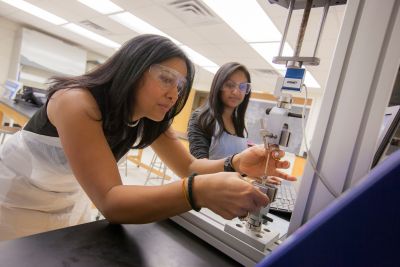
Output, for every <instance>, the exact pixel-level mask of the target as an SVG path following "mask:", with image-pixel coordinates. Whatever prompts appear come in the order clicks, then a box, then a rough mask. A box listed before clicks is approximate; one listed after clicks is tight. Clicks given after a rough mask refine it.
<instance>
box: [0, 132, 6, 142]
mask: <svg viewBox="0 0 400 267" xmlns="http://www.w3.org/2000/svg"><path fill="white" fill-rule="evenodd" d="M5 139H6V134H5V133H3V136H2V138H1V143H0V144H3V143H4V140H5Z"/></svg>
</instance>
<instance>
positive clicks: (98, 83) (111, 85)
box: [49, 34, 194, 158]
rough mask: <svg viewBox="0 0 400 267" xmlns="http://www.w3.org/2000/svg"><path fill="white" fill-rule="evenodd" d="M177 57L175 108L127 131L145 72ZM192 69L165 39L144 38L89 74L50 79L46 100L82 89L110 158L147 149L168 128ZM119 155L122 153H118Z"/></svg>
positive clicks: (189, 83) (184, 98)
mask: <svg viewBox="0 0 400 267" xmlns="http://www.w3.org/2000/svg"><path fill="white" fill-rule="evenodd" d="M174 57H178V58H181V59H182V60H184V61H185V63H186V67H187V76H186V79H187V85H186V88H185V90H184V92H183V93H182V94H180V95H179V98H178V100H177V101H176V103H175V105H174V106H173V107H172V108H171V109H170V110H169V111H168V113H167V114H166V115H165V117H164V119H163V120H162V121H161V122H156V121H152V120H150V119H148V118H142V119H141V120H140V122H139V124H138V125H137V126H136V127H134V128H131V127H128V126H127V123H130V122H131V118H132V114H133V113H134V108H135V107H133V106H132V103H134V99H135V96H136V91H137V89H138V86H139V84H140V82H141V78H142V76H143V74H144V72H145V71H147V70H148V69H149V68H150V66H151V65H153V64H157V63H161V62H163V61H165V60H168V59H171V58H174ZM193 78H194V66H193V64H192V62H191V61H190V60H189V58H188V57H187V56H186V55H185V53H184V52H183V51H182V50H181V49H180V48H179V47H178V46H177V45H176V44H174V43H173V42H172V41H171V40H169V39H168V38H165V37H162V36H159V35H152V34H144V35H139V36H137V37H135V38H133V39H131V40H130V41H128V42H126V43H125V44H124V45H123V46H122V47H121V48H120V49H119V50H118V51H117V52H116V53H115V54H114V55H113V56H112V57H110V58H109V59H108V60H107V61H106V62H105V63H104V64H102V65H100V66H98V67H97V68H96V69H94V70H93V71H90V72H88V73H87V74H84V75H82V76H77V77H53V78H52V80H51V84H50V91H49V98H50V97H51V96H52V95H53V94H54V93H55V92H56V91H58V90H60V89H65V88H86V89H87V90H89V91H90V92H91V93H92V94H93V96H94V97H95V98H96V101H97V103H98V105H99V108H100V110H101V116H102V117H101V120H102V124H103V130H104V134H105V136H106V138H107V141H108V143H109V145H110V147H111V149H112V150H113V153H114V156H116V158H120V157H121V155H119V154H121V153H125V152H126V151H128V150H129V149H130V148H131V147H132V146H133V144H135V145H134V147H133V148H145V147H147V146H149V145H150V144H151V143H152V142H153V141H154V140H155V139H156V138H157V137H158V136H160V134H162V133H163V132H165V131H166V130H167V129H168V127H169V126H170V125H171V123H172V120H173V118H174V117H175V116H176V115H177V114H179V112H180V111H181V110H182V108H183V107H184V105H185V103H186V101H187V99H188V96H189V93H190V89H191V87H192V84H193ZM121 151H122V152H121Z"/></svg>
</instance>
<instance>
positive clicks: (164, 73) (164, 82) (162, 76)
mask: <svg viewBox="0 0 400 267" xmlns="http://www.w3.org/2000/svg"><path fill="white" fill-rule="evenodd" d="M149 73H150V75H151V76H152V77H153V78H154V79H155V80H157V81H158V82H159V83H160V85H161V87H162V88H163V89H165V90H171V89H174V88H177V89H178V95H182V94H183V93H184V91H185V90H186V85H187V80H186V78H185V77H184V76H182V74H180V73H179V72H178V71H176V70H174V69H172V68H169V67H166V66H163V65H160V64H153V65H151V66H150V68H149Z"/></svg>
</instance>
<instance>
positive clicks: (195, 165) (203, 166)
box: [190, 159, 224, 174]
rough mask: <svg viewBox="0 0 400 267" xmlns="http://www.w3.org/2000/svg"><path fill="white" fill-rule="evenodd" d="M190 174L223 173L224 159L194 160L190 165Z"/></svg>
mask: <svg viewBox="0 0 400 267" xmlns="http://www.w3.org/2000/svg"><path fill="white" fill-rule="evenodd" d="M190 171H191V173H193V172H195V173H198V174H207V173H215V172H222V171H224V159H218V160H208V159H195V160H193V161H192V163H191V164H190Z"/></svg>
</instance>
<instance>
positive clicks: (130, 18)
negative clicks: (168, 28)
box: [109, 12, 219, 73]
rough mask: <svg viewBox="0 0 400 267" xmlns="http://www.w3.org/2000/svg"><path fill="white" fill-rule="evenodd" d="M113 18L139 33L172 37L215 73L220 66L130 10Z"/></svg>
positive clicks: (194, 59)
mask: <svg viewBox="0 0 400 267" xmlns="http://www.w3.org/2000/svg"><path fill="white" fill-rule="evenodd" d="M109 17H110V18H111V19H113V20H115V21H116V22H118V23H120V24H122V25H124V26H125V27H127V28H129V29H131V30H134V31H135V32H137V33H139V34H143V33H151V34H158V35H161V36H165V37H167V38H169V39H171V40H172V41H173V42H174V43H175V44H177V45H179V46H180V47H181V48H182V50H184V51H185V52H186V54H187V55H188V56H189V58H190V59H191V60H192V61H193V62H194V63H195V64H197V65H199V66H200V67H202V68H204V69H205V70H207V71H209V72H211V73H215V72H216V70H217V69H218V68H219V66H218V65H217V64H215V63H214V62H212V61H211V60H209V59H208V58H206V57H204V56H203V55H201V54H199V53H197V52H196V51H194V50H193V49H191V48H189V47H188V46H186V45H183V44H182V43H181V42H179V41H178V40H176V39H174V38H172V37H171V36H169V35H168V34H166V33H165V32H163V31H161V30H159V29H157V28H156V27H154V26H153V25H151V24H149V23H147V22H146V21H144V20H142V19H140V18H138V17H136V16H135V15H133V14H132V13H130V12H122V13H118V14H114V15H110V16H109Z"/></svg>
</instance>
